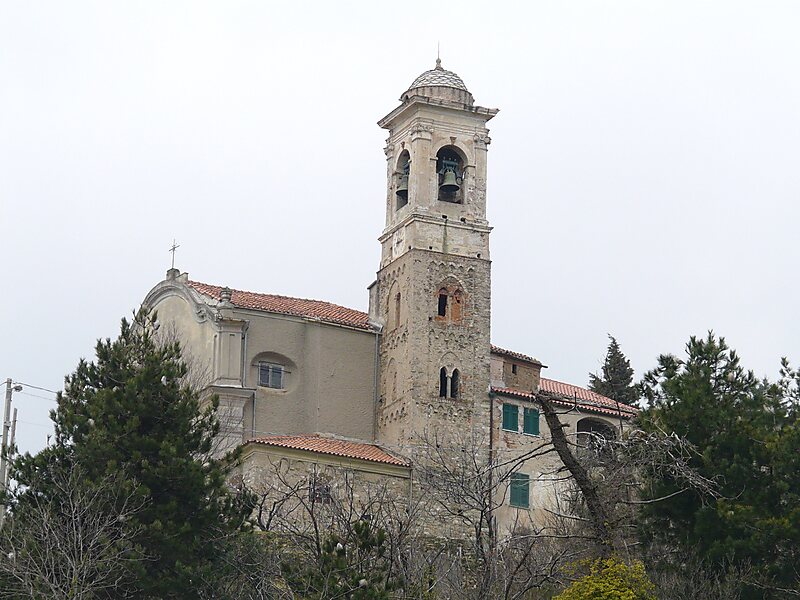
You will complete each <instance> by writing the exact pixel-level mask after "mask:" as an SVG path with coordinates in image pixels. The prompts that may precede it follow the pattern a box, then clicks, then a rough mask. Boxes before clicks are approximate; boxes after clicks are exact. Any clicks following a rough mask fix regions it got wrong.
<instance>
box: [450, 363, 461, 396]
mask: <svg viewBox="0 0 800 600" xmlns="http://www.w3.org/2000/svg"><path fill="white" fill-rule="evenodd" d="M460 385H461V374H460V373H459V372H458V369H453V374H452V375H451V377H450V397H451V398H458V394H459V391H460V390H459V386H460Z"/></svg>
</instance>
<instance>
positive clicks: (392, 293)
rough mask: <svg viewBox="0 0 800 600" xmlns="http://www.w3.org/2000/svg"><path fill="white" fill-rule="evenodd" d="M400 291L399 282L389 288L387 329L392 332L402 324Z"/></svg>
mask: <svg viewBox="0 0 800 600" xmlns="http://www.w3.org/2000/svg"><path fill="white" fill-rule="evenodd" d="M399 297H400V289H399V288H398V285H397V282H396V281H393V282H392V285H391V286H389V294H388V295H387V296H386V327H387V328H388V329H389V330H391V329H395V328H396V327H397V324H398V323H399V322H400V310H399V309H400V302H399V300H398V298H399Z"/></svg>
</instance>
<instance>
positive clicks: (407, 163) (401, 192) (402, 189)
mask: <svg viewBox="0 0 800 600" xmlns="http://www.w3.org/2000/svg"><path fill="white" fill-rule="evenodd" d="M410 175H411V156H410V155H409V153H408V150H403V152H402V153H401V154H400V158H399V159H398V161H397V171H396V172H395V182H396V185H395V196H396V197H397V202H396V204H395V210H400V209H401V208H403V207H404V206H405V205H406V204H408V179H409V176H410Z"/></svg>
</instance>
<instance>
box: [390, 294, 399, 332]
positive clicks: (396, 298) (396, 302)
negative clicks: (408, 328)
mask: <svg viewBox="0 0 800 600" xmlns="http://www.w3.org/2000/svg"><path fill="white" fill-rule="evenodd" d="M400 301H401V298H400V292H397V294H395V296H394V323H393V324H392V326H393V327H394V328H395V329H397V328H398V327H400Z"/></svg>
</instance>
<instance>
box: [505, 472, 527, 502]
mask: <svg viewBox="0 0 800 600" xmlns="http://www.w3.org/2000/svg"><path fill="white" fill-rule="evenodd" d="M510 486H511V493H510V498H509V501H510V503H511V506H516V507H518V508H528V507H529V506H530V477H529V476H528V475H525V474H524V473H512V474H511V484H510Z"/></svg>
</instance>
